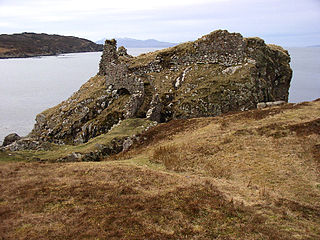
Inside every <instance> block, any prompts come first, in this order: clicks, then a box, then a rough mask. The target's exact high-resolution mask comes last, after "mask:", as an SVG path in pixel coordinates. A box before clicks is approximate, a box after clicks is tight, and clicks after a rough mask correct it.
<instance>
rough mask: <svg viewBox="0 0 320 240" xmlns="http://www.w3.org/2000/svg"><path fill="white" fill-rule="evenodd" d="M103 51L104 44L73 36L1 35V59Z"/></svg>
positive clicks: (42, 34) (41, 34)
mask: <svg viewBox="0 0 320 240" xmlns="http://www.w3.org/2000/svg"><path fill="white" fill-rule="evenodd" d="M102 50H103V45H102V44H96V43H94V42H92V41H90V40H87V39H84V38H78V37H72V36H61V35H49V34H45V33H29V32H24V33H18V34H11V35H9V34H1V35H0V58H24V57H35V56H50V55H58V54H62V53H78V52H98V51H102Z"/></svg>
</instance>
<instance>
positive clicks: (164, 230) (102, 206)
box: [0, 162, 294, 239]
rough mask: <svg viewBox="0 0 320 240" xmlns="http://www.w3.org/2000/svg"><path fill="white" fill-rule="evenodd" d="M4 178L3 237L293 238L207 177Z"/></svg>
mask: <svg viewBox="0 0 320 240" xmlns="http://www.w3.org/2000/svg"><path fill="white" fill-rule="evenodd" d="M0 174H1V186H0V190H1V202H0V204H1V205H0V206H1V212H0V220H1V226H0V236H1V238H2V239H261V237H263V238H264V239H294V238H291V237H290V234H289V232H288V231H286V230H279V229H278V228H277V227H276V225H275V224H273V223H271V224H270V223H268V222H267V219H266V218H265V217H263V216H262V215H259V214H256V213H255V212H254V211H253V210H254V209H252V208H248V207H244V206H240V205H239V206H236V205H234V203H233V202H232V201H228V200H226V199H225V198H224V196H223V194H222V193H221V192H220V191H219V190H217V188H216V187H214V185H213V184H212V182H211V181H210V180H208V179H201V178H197V177H192V176H179V175H173V174H168V173H164V172H158V171H153V170H149V169H146V168H140V167H135V166H132V165H131V166H130V165H125V164H118V165H116V164H113V163H106V162H104V163H72V164H37V163H29V164H26V163H15V164H7V165H1V166H0Z"/></svg>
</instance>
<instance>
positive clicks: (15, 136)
mask: <svg viewBox="0 0 320 240" xmlns="http://www.w3.org/2000/svg"><path fill="white" fill-rule="evenodd" d="M20 139H21V137H20V136H19V135H18V134H16V133H11V134H9V135H8V136H6V137H5V138H4V140H3V144H2V146H3V147H5V146H7V145H10V144H11V143H14V142H15V141H17V140H20Z"/></svg>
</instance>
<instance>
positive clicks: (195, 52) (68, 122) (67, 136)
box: [31, 30, 292, 143]
mask: <svg viewBox="0 0 320 240" xmlns="http://www.w3.org/2000/svg"><path fill="white" fill-rule="evenodd" d="M289 62H290V57H289V54H288V52H287V51H286V50H284V49H282V48H281V47H279V46H275V45H266V44H265V43H264V41H263V40H262V39H259V38H243V37H242V36H241V35H240V34H238V33H229V32H227V31H222V30H218V31H215V32H212V33H210V34H208V35H206V36H203V37H202V38H200V39H198V40H196V41H194V42H187V43H183V44H180V45H177V46H175V47H172V48H168V49H164V50H161V51H156V52H152V53H148V54H142V55H140V56H138V57H135V58H133V57H131V56H128V55H126V54H123V49H122V50H121V51H118V52H117V48H116V41H115V40H111V41H109V40H107V41H106V42H105V45H104V51H103V55H102V57H101V61H100V65H99V73H98V75H97V76H96V77H94V78H92V79H91V80H90V81H89V82H87V83H86V84H84V86H82V87H81V89H80V90H79V91H78V92H77V93H75V94H74V95H73V96H72V97H70V98H69V99H68V100H67V101H66V102H63V103H61V104H60V105H58V106H56V107H54V108H52V109H49V110H47V111H45V112H43V113H42V114H39V115H38V116H37V119H36V125H35V128H34V130H33V132H32V134H31V135H32V136H34V137H37V138H41V139H43V140H47V141H53V142H72V143H81V142H86V141H88V140H89V139H90V138H92V137H95V136H97V135H100V134H102V133H105V132H107V131H108V130H109V129H110V128H111V127H112V126H113V125H114V124H115V123H117V122H118V121H119V120H120V119H124V118H131V117H140V118H147V119H150V120H153V121H158V122H166V121H169V120H171V119H175V118H192V117H205V116H216V115H219V114H221V113H226V112H229V111H239V110H247V109H253V108H256V106H257V103H259V102H268V101H278V100H283V101H287V100H288V89H289V86H290V80H291V75H292V70H291V68H290V65H289Z"/></svg>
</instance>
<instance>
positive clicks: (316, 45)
mask: <svg viewBox="0 0 320 240" xmlns="http://www.w3.org/2000/svg"><path fill="white" fill-rule="evenodd" d="M308 47H320V45H312V46H308Z"/></svg>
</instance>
